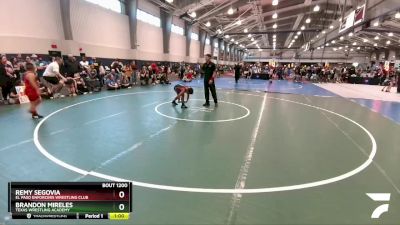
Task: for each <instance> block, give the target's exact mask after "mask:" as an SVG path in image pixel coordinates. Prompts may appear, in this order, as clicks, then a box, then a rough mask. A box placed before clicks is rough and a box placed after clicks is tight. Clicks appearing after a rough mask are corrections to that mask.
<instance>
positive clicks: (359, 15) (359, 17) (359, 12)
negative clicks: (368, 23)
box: [354, 4, 365, 25]
mask: <svg viewBox="0 0 400 225" xmlns="http://www.w3.org/2000/svg"><path fill="white" fill-rule="evenodd" d="M364 19H365V4H364V5H362V6H360V7H358V8H357V9H356V10H355V11H354V25H357V24H359V23H361V22H362V21H364Z"/></svg>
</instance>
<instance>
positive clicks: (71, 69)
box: [63, 54, 82, 78]
mask: <svg viewBox="0 0 400 225" xmlns="http://www.w3.org/2000/svg"><path fill="white" fill-rule="evenodd" d="M81 71H82V67H81V64H80V63H78V61H77V60H76V58H75V57H73V56H72V55H71V54H69V55H68V58H67V59H66V60H65V62H64V69H63V74H65V75H66V76H67V77H71V78H73V77H74V75H75V74H76V73H80V72H81Z"/></svg>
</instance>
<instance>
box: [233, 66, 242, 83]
mask: <svg viewBox="0 0 400 225" xmlns="http://www.w3.org/2000/svg"><path fill="white" fill-rule="evenodd" d="M233 69H234V70H235V82H236V83H238V81H239V78H240V75H241V74H240V72H241V69H242V67H241V66H240V65H239V64H235V67H234V68H233Z"/></svg>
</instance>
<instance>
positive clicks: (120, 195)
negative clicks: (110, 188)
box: [118, 191, 125, 211]
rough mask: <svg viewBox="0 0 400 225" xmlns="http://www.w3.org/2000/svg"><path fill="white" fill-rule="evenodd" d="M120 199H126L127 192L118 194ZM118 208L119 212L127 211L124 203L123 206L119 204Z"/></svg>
mask: <svg viewBox="0 0 400 225" xmlns="http://www.w3.org/2000/svg"><path fill="white" fill-rule="evenodd" d="M118 197H119V198H124V197H125V192H123V191H120V192H119V193H118ZM118 208H119V210H121V211H123V210H124V209H125V205H124V204H123V203H121V204H119V206H118Z"/></svg>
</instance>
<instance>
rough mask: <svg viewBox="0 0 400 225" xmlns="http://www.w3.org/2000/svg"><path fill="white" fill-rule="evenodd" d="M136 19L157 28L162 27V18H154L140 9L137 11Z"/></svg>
mask: <svg viewBox="0 0 400 225" xmlns="http://www.w3.org/2000/svg"><path fill="white" fill-rule="evenodd" d="M136 18H137V19H138V20H140V21H143V22H145V23H149V24H151V25H154V26H156V27H161V20H160V18H158V17H156V16H153V15H151V14H149V13H147V12H144V11H142V10H140V9H138V10H137V15H136Z"/></svg>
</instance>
